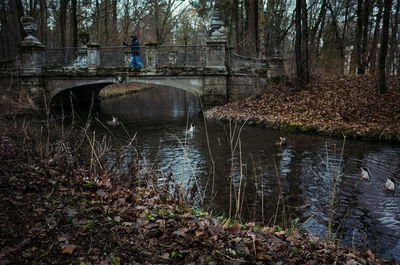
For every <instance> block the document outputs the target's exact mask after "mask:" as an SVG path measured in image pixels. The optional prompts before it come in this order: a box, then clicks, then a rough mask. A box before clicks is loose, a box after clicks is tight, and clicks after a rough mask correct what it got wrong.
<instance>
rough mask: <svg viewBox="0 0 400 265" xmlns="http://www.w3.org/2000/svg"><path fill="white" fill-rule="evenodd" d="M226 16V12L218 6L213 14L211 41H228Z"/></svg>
mask: <svg viewBox="0 0 400 265" xmlns="http://www.w3.org/2000/svg"><path fill="white" fill-rule="evenodd" d="M224 20H225V15H224V12H223V11H222V10H221V9H220V8H219V7H218V6H216V7H215V8H214V10H213V11H212V13H211V23H210V24H211V30H210V40H213V41H226V38H227V34H226V33H227V32H226V29H225V27H224V26H223V25H224Z"/></svg>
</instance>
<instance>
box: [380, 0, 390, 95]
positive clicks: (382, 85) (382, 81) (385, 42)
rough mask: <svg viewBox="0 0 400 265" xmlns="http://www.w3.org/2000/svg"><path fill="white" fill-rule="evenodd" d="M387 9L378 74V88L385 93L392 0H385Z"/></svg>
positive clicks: (384, 16) (384, 17)
mask: <svg viewBox="0 0 400 265" xmlns="http://www.w3.org/2000/svg"><path fill="white" fill-rule="evenodd" d="M384 5H385V11H384V13H383V27H382V40H381V47H380V50H379V66H378V70H379V76H378V88H379V93H381V94H384V93H386V92H387V86H386V73H385V66H386V54H387V48H388V41H389V20H390V10H391V8H392V0H385V1H384Z"/></svg>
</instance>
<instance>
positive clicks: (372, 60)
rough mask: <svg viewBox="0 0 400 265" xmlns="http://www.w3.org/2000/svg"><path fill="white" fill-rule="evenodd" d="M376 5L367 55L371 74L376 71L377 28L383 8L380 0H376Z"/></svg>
mask: <svg viewBox="0 0 400 265" xmlns="http://www.w3.org/2000/svg"><path fill="white" fill-rule="evenodd" d="M377 6H378V13H377V14H376V23H375V29H374V37H373V39H372V43H371V49H370V52H369V56H368V61H369V72H370V73H371V74H374V73H375V71H376V50H377V48H378V38H379V31H380V30H379V29H380V24H381V18H382V9H383V5H382V0H378V2H377Z"/></svg>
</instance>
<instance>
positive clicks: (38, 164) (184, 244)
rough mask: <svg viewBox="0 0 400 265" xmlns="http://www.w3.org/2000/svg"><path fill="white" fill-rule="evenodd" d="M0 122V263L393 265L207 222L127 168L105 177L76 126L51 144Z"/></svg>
mask: <svg viewBox="0 0 400 265" xmlns="http://www.w3.org/2000/svg"><path fill="white" fill-rule="evenodd" d="M0 123H1V126H0V128H1V129H0V161H2V163H1V164H0V208H1V211H0V264H4V265H5V264H80V265H83V264H86V265H87V264H161V263H162V264H244V263H246V264H247V263H249V264H394V262H389V261H382V260H379V259H378V258H376V257H375V256H374V254H373V253H372V252H371V251H370V250H367V249H365V250H363V251H362V252H358V251H354V250H351V249H346V248H340V247H337V246H336V245H335V244H332V243H327V242H326V241H324V240H321V239H319V238H317V237H315V236H312V235H306V234H300V233H298V232H296V230H295V229H294V230H292V231H289V230H282V229H281V228H280V227H275V228H272V227H260V226H257V225H255V224H238V223H235V222H232V221H230V220H226V219H225V218H218V217H212V216H210V215H209V214H208V213H207V212H203V211H201V210H198V209H194V208H192V207H191V206H190V204H188V203H185V201H184V199H183V197H186V196H183V197H182V196H178V197H177V196H174V195H173V194H170V193H169V192H166V190H168V186H162V185H168V184H165V183H164V184H162V183H157V182H156V178H152V175H151V172H148V171H146V172H143V171H142V172H141V173H140V167H137V166H135V164H133V165H130V166H129V168H130V171H129V172H126V173H125V174H116V173H114V172H115V171H114V170H112V169H110V170H109V171H106V170H104V169H103V168H101V167H100V165H101V164H102V163H104V160H106V159H107V157H105V156H100V157H99V156H98V155H99V154H100V150H99V149H98V148H99V143H97V142H94V143H95V144H96V146H97V147H96V149H95V150H96V151H95V152H94V153H93V152H91V149H90V145H89V148H87V147H85V146H87V145H88V144H89V143H90V142H91V141H92V140H91V138H88V137H85V134H86V132H85V128H83V130H82V131H80V130H78V131H67V130H65V131H63V132H64V136H63V137H59V138H58V139H57V138H56V137H54V136H51V137H49V138H48V137H47V134H46V133H44V134H43V130H42V129H43V127H41V128H38V127H37V126H33V125H32V123H29V122H22V123H16V122H15V121H7V120H0ZM64 129H66V128H64ZM51 130H52V131H53V132H54V129H53V127H51ZM40 135H42V137H40ZM125 148H129V146H128V147H125ZM78 149H82V150H81V151H80V152H79V154H80V155H78V153H77V152H76V150H78ZM85 150H86V152H85ZM101 150H103V151H104V149H101ZM133 150H134V149H133ZM82 151H83V152H82ZM93 155H94V156H93ZM85 156H86V157H87V158H89V157H92V158H93V160H91V162H90V164H85V163H83V162H82V161H83V160H85V159H84V157H85ZM92 162H93V163H92ZM103 165H104V164H103ZM171 174H173V172H171ZM178 174H179V173H178ZM150 179H151V181H150ZM160 185H161V186H160ZM160 187H161V188H160ZM294 228H295V227H294Z"/></svg>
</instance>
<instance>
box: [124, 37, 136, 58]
mask: <svg viewBox="0 0 400 265" xmlns="http://www.w3.org/2000/svg"><path fill="white" fill-rule="evenodd" d="M131 38H132V42H131V43H130V44H127V43H125V42H124V45H125V46H129V47H131V51H132V55H133V56H139V41H138V39H137V37H136V35H131Z"/></svg>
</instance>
